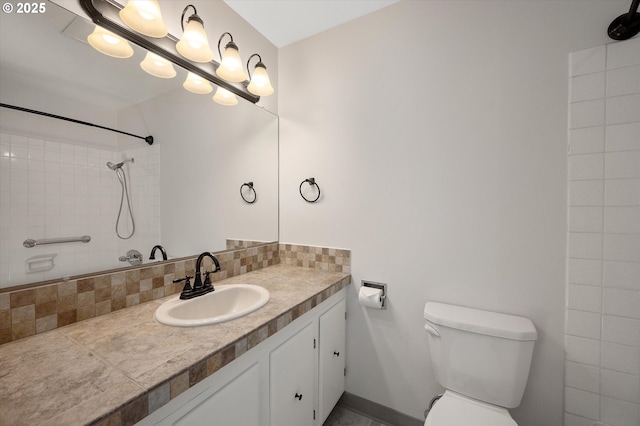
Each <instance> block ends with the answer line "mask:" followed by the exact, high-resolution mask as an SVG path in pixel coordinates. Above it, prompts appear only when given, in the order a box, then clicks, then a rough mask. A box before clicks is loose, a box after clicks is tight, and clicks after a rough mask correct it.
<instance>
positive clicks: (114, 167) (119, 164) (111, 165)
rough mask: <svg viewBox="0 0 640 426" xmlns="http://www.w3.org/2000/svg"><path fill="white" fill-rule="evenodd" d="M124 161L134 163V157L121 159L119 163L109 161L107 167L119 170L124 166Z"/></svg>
mask: <svg viewBox="0 0 640 426" xmlns="http://www.w3.org/2000/svg"><path fill="white" fill-rule="evenodd" d="M124 163H133V158H127V159H125V160H123V161H121V162H120V163H118V164H113V163H112V162H111V161H108V162H107V167H108V168H110V169H111V170H114V171H115V170H118V169H120V168H122V166H124Z"/></svg>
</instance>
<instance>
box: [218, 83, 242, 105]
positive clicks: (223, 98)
mask: <svg viewBox="0 0 640 426" xmlns="http://www.w3.org/2000/svg"><path fill="white" fill-rule="evenodd" d="M213 100H214V101H215V102H216V103H217V104H220V105H224V106H234V105H237V103H238V98H236V95H234V94H233V93H231V92H230V91H228V90H227V89H225V88H224V87H218V90H216V94H215V95H213Z"/></svg>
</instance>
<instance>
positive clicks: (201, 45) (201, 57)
mask: <svg viewBox="0 0 640 426" xmlns="http://www.w3.org/2000/svg"><path fill="white" fill-rule="evenodd" d="M176 49H177V50H178V52H179V53H180V54H181V55H182V56H184V57H185V58H187V59H189V60H190V61H193V62H201V63H203V62H210V61H211V60H212V59H213V52H212V51H211V48H210V47H209V40H208V39H207V33H206V32H205V31H204V25H202V23H201V22H199V20H196V19H192V18H190V19H189V22H187V26H186V27H185V29H184V33H183V34H182V38H181V39H180V41H179V42H178V43H176Z"/></svg>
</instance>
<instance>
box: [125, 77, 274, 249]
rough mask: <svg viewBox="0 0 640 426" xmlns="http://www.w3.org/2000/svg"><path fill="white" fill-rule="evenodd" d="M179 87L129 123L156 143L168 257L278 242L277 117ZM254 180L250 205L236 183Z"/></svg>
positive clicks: (139, 109)
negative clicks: (230, 242)
mask: <svg viewBox="0 0 640 426" xmlns="http://www.w3.org/2000/svg"><path fill="white" fill-rule="evenodd" d="M211 96H212V95H195V94H192V93H189V92H187V91H186V90H183V89H177V90H174V91H172V92H169V93H167V94H165V95H162V96H158V97H156V98H154V99H152V100H150V101H147V102H143V103H141V104H138V105H135V106H134V107H131V108H128V109H127V110H125V111H123V112H122V114H121V120H123V121H124V123H126V124H125V125H126V127H127V128H131V129H134V131H137V132H138V133H139V134H152V135H153V136H154V138H155V140H154V146H159V147H160V155H159V158H160V165H161V167H160V170H161V173H160V175H159V176H158V178H159V180H160V186H159V189H160V194H159V195H160V203H159V204H160V205H159V206H158V208H157V211H156V212H159V213H160V214H159V216H158V217H159V220H160V224H161V229H162V244H163V246H164V247H165V249H166V250H167V253H168V254H169V255H170V256H174V257H181V256H188V255H193V254H194V253H200V252H202V251H217V250H225V249H226V239H227V238H231V239H244V240H258V241H275V240H277V239H278V118H277V117H276V116H275V115H273V114H271V113H270V112H268V111H265V110H264V109H262V108H259V107H257V106H255V105H252V104H251V103H248V102H240V103H238V105H235V106H233V107H226V106H222V105H218V104H216V103H215V102H213V101H212V100H211ZM245 182H254V185H255V189H256V193H257V196H258V199H257V201H256V202H255V203H254V204H247V203H245V202H244V201H242V198H241V197H240V186H241V185H242V184H243V183H245Z"/></svg>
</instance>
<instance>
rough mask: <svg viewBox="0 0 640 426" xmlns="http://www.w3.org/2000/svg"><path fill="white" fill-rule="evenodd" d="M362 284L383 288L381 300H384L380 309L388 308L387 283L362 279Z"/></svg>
mask: <svg viewBox="0 0 640 426" xmlns="http://www.w3.org/2000/svg"><path fill="white" fill-rule="evenodd" d="M360 284H361V285H362V286H363V287H371V288H376V289H379V290H382V295H381V296H380V300H382V307H381V308H380V309H383V310H384V309H387V285H386V284H385V283H376V282H373V281H365V280H362V281H361V282H360Z"/></svg>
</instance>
